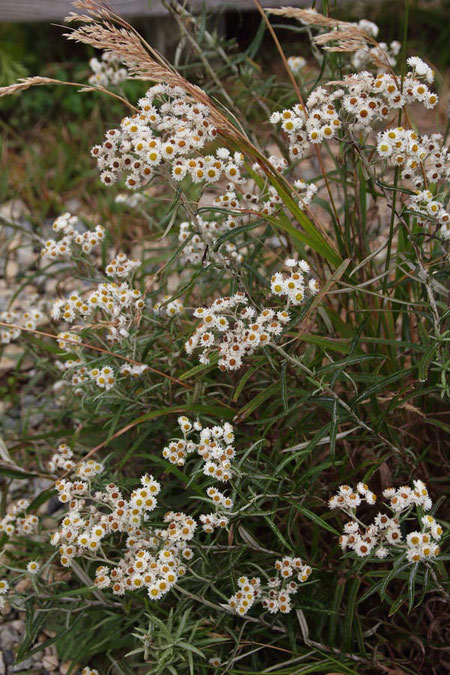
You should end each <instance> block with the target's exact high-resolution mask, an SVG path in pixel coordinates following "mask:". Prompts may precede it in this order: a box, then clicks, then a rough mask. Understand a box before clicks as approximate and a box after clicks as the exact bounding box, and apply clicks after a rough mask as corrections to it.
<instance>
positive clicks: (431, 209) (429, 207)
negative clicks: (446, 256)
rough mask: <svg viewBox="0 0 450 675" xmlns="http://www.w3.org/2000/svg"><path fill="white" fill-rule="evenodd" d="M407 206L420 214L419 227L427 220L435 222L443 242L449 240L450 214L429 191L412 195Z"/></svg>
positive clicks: (421, 191)
mask: <svg viewBox="0 0 450 675" xmlns="http://www.w3.org/2000/svg"><path fill="white" fill-rule="evenodd" d="M408 205H409V206H411V207H412V208H413V209H414V211H419V212H420V213H421V214H422V218H421V220H420V222H419V225H422V226H423V225H425V223H426V221H427V220H433V221H435V220H436V221H437V222H438V223H439V224H440V225H441V228H440V230H439V234H440V236H441V237H442V238H443V239H445V240H449V239H450V214H449V213H448V211H446V210H445V209H444V207H443V205H442V204H441V202H438V201H437V200H436V199H435V198H434V195H433V194H432V193H431V192H430V191H429V190H420V191H418V192H417V194H415V195H412V196H411V197H410V198H409V199H408Z"/></svg>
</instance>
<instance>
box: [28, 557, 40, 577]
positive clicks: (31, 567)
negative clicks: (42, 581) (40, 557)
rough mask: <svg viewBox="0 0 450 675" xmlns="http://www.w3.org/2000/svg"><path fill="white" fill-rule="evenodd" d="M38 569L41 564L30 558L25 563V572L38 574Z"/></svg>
mask: <svg viewBox="0 0 450 675" xmlns="http://www.w3.org/2000/svg"><path fill="white" fill-rule="evenodd" d="M40 569H41V566H40V564H39V563H38V562H37V561H36V560H31V561H30V562H29V563H28V565H27V572H28V573H29V574H38V573H39V570H40Z"/></svg>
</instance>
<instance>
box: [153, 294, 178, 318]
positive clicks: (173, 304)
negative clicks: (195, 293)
mask: <svg viewBox="0 0 450 675" xmlns="http://www.w3.org/2000/svg"><path fill="white" fill-rule="evenodd" d="M153 311H154V312H155V314H159V315H162V316H176V315H177V314H181V313H182V312H183V311H184V305H183V303H182V302H181V300H180V299H179V298H175V300H170V295H164V296H163V298H162V300H161V301H160V302H157V303H155V304H154V305H153Z"/></svg>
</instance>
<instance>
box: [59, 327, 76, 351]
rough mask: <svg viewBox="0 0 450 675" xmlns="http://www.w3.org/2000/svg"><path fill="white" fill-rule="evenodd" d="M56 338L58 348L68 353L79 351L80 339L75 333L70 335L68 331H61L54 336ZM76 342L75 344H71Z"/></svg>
mask: <svg viewBox="0 0 450 675" xmlns="http://www.w3.org/2000/svg"><path fill="white" fill-rule="evenodd" d="M56 337H57V338H58V347H59V348H60V349H64V350H65V351H69V352H78V351H80V349H81V346H80V343H81V338H80V336H79V335H77V333H72V332H70V331H63V332H61V333H58V335H57V336H56ZM74 342H76V343H77V344H73V343H74Z"/></svg>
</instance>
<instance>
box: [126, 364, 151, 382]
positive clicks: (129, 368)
mask: <svg viewBox="0 0 450 675" xmlns="http://www.w3.org/2000/svg"><path fill="white" fill-rule="evenodd" d="M147 371H148V366H146V365H145V364H141V365H137V364H136V365H132V364H131V363H130V364H128V363H126V364H125V365H124V366H121V367H120V370H119V372H120V374H121V375H127V376H130V377H134V378H137V377H140V376H141V375H143V374H144V373H146V372H147Z"/></svg>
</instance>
